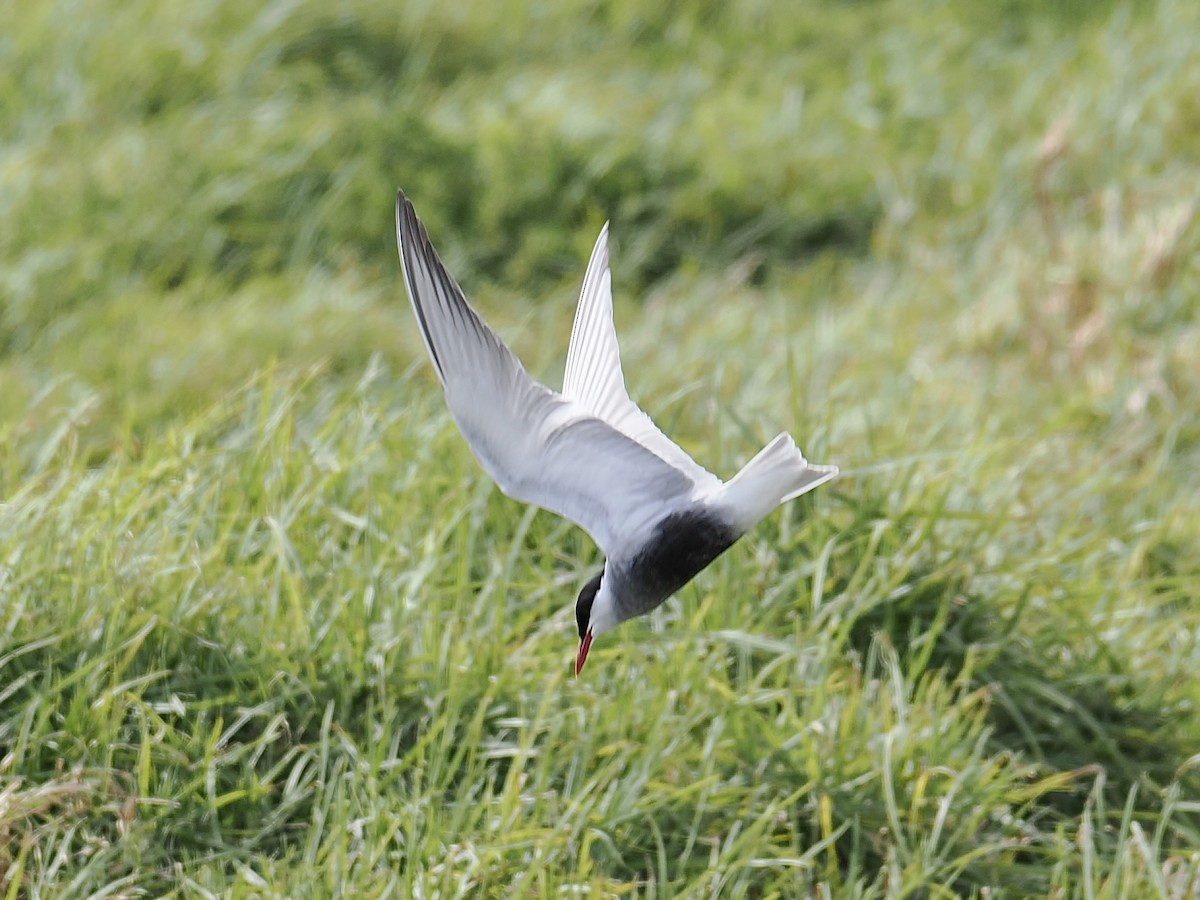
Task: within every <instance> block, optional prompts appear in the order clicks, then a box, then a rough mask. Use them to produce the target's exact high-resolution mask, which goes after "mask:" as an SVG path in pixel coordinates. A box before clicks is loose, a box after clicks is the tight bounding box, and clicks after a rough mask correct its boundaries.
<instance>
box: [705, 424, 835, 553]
mask: <svg viewBox="0 0 1200 900" xmlns="http://www.w3.org/2000/svg"><path fill="white" fill-rule="evenodd" d="M837 473H838V469H837V466H814V465H810V464H809V463H808V461H807V460H806V459H805V458H804V454H803V453H801V452H800V449H799V448H798V447H797V446H796V442H795V441H794V440H792V436H791V435H790V434H787V433H786V432H785V433H783V434H781V435H779V436H778V437H776V438H775V439H774V440H773V441H771V443H769V444H767V446H765V447H763V448H762V449H761V450H759V451H758V453H757V455H755V457H754V458H753V459H752V460H750V462H748V463H746V465H744V466H742V469H741V471H740V472H738V473H737V474H736V475H734V476H733V478H731V479H730V480H729V481H728V482H727V483H726V484H725V487H724V488H723V490H722V492H721V496H720V500H719V501H718V502H720V504H721V505H722V506H724V507H725V508H726V509H727V510H728V513H729V516H730V518H731V519H732V520H733V523H734V525H735V527H736V528H737V529H738V530H739V531H742V532H746V531H749V530H750V529H751V528H753V527H754V526H755V525H756V524H757V523H758V522H759V521H760V520H762V519H763V518H764V517H765V516H766V515H767V514H768V513H770V512H771V510H773V509H775V507H777V506H779V505H780V504H781V503H786V502H787V501H788V500H791V499H793V498H795V497H799V496H800V495H801V494H804V493H807V492H808V491H811V490H812V489H813V488H815V487H816V486H817V485H819V484H824V483H825V482H826V481H829V480H830V479H831V478H833V477H834V476H835V475H837Z"/></svg>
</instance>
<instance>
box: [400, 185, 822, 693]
mask: <svg viewBox="0 0 1200 900" xmlns="http://www.w3.org/2000/svg"><path fill="white" fill-rule="evenodd" d="M396 240H397V245H398V248H399V252H400V265H401V268H402V269H403V273H404V283H405V286H406V287H407V289H408V296H409V299H410V300H411V301H412V307H413V310H414V312H416V315H417V322H418V324H419V325H420V328H421V337H422V338H424V341H425V347H426V349H427V350H428V351H429V357H430V359H431V360H432V362H433V368H434V371H435V372H436V373H437V377H438V381H439V382H441V386H442V391H443V392H444V393H445V395H446V403H447V405H448V406H449V407H450V415H451V416H452V417H453V418H454V421H455V422H456V423H457V425H458V427H459V430H460V431H461V432H462V435H463V437H465V438H466V440H467V444H468V445H469V446H470V448H471V451H472V452H473V453H474V454H475V456H476V458H477V459H478V460H479V463H480V465H481V466H482V467H483V469H484V471H486V472H487V473H488V475H490V476H491V477H492V478H493V479H494V480H495V482H496V484H497V485H499V487H500V490H501V491H503V492H504V493H505V494H507V495H508V496H509V497H512V498H513V499H515V500H522V501H524V502H526V503H531V504H533V505H535V506H540V507H542V508H544V509H548V510H551V511H552V512H555V513H558V514H559V515H560V516H564V517H565V518H567V519H570V520H571V521H572V522H574V523H576V524H577V525H579V526H580V527H581V528H583V530H584V531H586V532H587V533H588V534H589V535H590V536H591V538H592V540H593V541H595V543H596V545H597V546H598V547H599V548H600V549H601V550H602V551H603V553H604V555H605V561H604V567H603V568H602V569H601V570H600V572H598V573H597V574H596V575H595V576H594V577H593V578H592V579H591V580H590V581H588V583H587V584H586V585H584V587H583V590H581V591H580V592H579V598H578V599H577V600H576V601H575V619H576V624H577V626H578V629H579V649H578V651H577V652H576V655H575V675H576V677H578V676H579V673H580V671H581V670H582V669H583V664H584V662H585V661H586V660H587V656H588V650H589V649H590V648H591V646H592V641H593V640H594V639H595V638H596V637H598V636H599V635H601V634H603V633H604V632H606V631H610V630H611V629H612V628H614V627H615V626H616V625H618V624H620V623H621V622H624V621H625V620H626V619H631V618H633V617H634V616H640V615H643V614H645V613H648V612H650V611H651V610H652V609H655V608H656V607H658V606H659V605H660V604H661V603H662V602H663V601H664V600H666V599H667V598H668V597H669V596H671V595H672V594H673V593H675V592H676V591H677V590H679V589H680V588H681V587H683V586H684V585H685V584H687V583H688V582H689V581H691V580H692V578H694V577H695V576H696V575H697V574H699V573H700V571H702V570H703V569H704V568H706V567H707V566H708V565H709V563H711V562H712V561H713V560H715V559H716V558H717V557H718V556H720V555H721V554H722V553H723V552H725V550H727V549H728V548H729V547H730V546H732V545H733V544H734V542H735V541H737V540H738V538H740V537H741V536H742V535H743V534H745V533H746V532H747V531H749V530H750V529H751V528H752V527H754V525H756V524H757V523H758V522H759V521H760V520H762V519H763V518H764V517H766V516H767V515H768V514H769V513H770V512H771V511H772V510H774V509H775V508H776V507H777V506H779V505H781V504H783V503H786V502H787V501H789V500H792V499H793V498H795V497H799V496H800V495H801V494H804V493H806V492H808V491H811V490H812V489H813V488H815V487H816V486H817V485H819V484H823V483H825V482H826V481H829V480H830V479H831V478H833V477H834V476H836V475H837V473H838V469H837V466H817V465H812V464H810V463H809V462H808V461H807V460H805V458H804V455H803V454H802V453H801V452H800V450H799V449H798V448H797V447H796V442H795V441H794V440H792V437H791V435H789V434H787V433H786V432H785V433H783V434H780V435H779V436H777V437H776V438H775V439H774V440H772V441H771V442H770V443H769V444H767V445H766V446H765V447H764V448H763V449H762V450H761V451H759V453H758V454H757V455H756V456H755V457H754V458H753V459H751V460H750V461H749V462H748V463H746V465H745V466H743V467H742V469H741V470H740V471H739V472H738V473H737V474H736V475H734V476H733V478H731V479H730V480H729V481H726V482H722V481H721V480H720V479H719V478H717V477H716V476H715V475H713V474H712V473H711V472H709V471H707V470H706V469H704V468H702V467H701V466H699V465H697V464H696V462H694V461H693V460H692V458H691V457H690V456H688V455H687V453H685V452H684V451H683V450H682V449H680V448H679V447H678V446H677V445H676V444H675V443H673V442H672V441H671V440H670V439H669V438H668V437H667V436H666V435H665V434H663V433H662V432H661V431H659V430H658V428H657V427H656V426H655V424H654V423H653V422H652V421H651V420H650V417H649V416H647V415H646V414H645V413H644V412H642V410H641V409H639V408H638V406H637V405H636V404H635V403H634V402H633V401H632V400H630V399H629V394H628V393H627V392H626V390H625V379H624V376H623V375H622V373H621V359H620V355H619V353H618V350H617V335H616V331H615V328H614V326H613V310H612V278H611V275H610V274H609V268H608V224H607V223H605V225H604V228H602V229H601V231H600V236H599V237H598V238H597V239H596V245H595V248H594V249H593V250H592V256H591V260H590V261H589V262H588V266H587V270H586V272H585V274H584V277H583V290H582V291H581V292H580V295H579V305H578V308H577V309H576V312H575V324H574V327H573V329H572V331H571V343H570V345H569V347H568V350H567V368H566V375H565V377H564V379H563V388H562V391H561V392H557V391H553V390H551V389H550V388H548V387H546V386H545V385H543V384H540V383H538V382H537V381H535V380H534V379H533V378H532V377H530V375H529V373H528V372H526V371H525V368H524V367H523V366H522V365H521V363H520V361H519V360H518V359H517V357H516V356H514V355H513V353H512V351H510V350H509V349H508V347H506V346H505V345H504V343H503V342H502V341H501V340H500V338H499V337H497V336H496V333H495V332H494V331H492V330H491V328H489V327H488V326H487V325H486V324H485V323H484V321H483V319H481V318H480V317H479V314H478V313H476V312H475V310H474V309H472V308H471V306H470V304H469V303H467V299H466V297H465V296H464V295H463V292H462V289H461V288H459V286H458V284H457V282H455V280H454V278H452V277H451V275H450V273H448V272H447V271H446V269H445V267H444V266H443V265H442V261H441V259H440V258H439V257H438V255H437V252H436V251H435V250H434V249H433V245H432V244H431V243H430V242H429V235H428V234H427V233H426V231H425V226H424V225H423V224H422V223H421V220H420V219H418V218H417V214H416V212H415V210H414V209H413V206H412V203H410V202H409V200H408V198H407V197H406V196H405V195H404V193H403V191H399V192H397V196H396Z"/></svg>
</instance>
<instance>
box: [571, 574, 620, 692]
mask: <svg viewBox="0 0 1200 900" xmlns="http://www.w3.org/2000/svg"><path fill="white" fill-rule="evenodd" d="M575 624H576V625H577V626H578V627H579V652H578V653H576V654H575V677H576V678H578V677H579V673H580V672H581V671H583V664H584V663H585V662H587V655H588V650H589V649H591V646H592V639H593V638H594V637H596V635H598V634H602V633H604V632H605V631H608V630H609V629H610V628H612V627H613V626H614V625H616V624H617V617H616V607H615V606H614V604H613V598H612V594H610V593H609V585H608V582H606V581H605V580H604V571H603V570H601V571H600V572H598V573H597V574H596V575H595V577H593V578H592V579H591V581H589V582H588V583H587V584H585V585H584V586H583V590H581V591H580V592H579V599H577V600H576V601H575Z"/></svg>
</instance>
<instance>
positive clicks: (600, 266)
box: [563, 222, 721, 490]
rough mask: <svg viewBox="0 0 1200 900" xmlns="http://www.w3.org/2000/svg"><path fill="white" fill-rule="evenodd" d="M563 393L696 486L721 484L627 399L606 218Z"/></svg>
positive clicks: (595, 250)
mask: <svg viewBox="0 0 1200 900" xmlns="http://www.w3.org/2000/svg"><path fill="white" fill-rule="evenodd" d="M563 396H564V397H567V398H569V399H571V400H574V401H575V402H576V403H578V404H579V405H580V406H581V407H583V408H584V409H585V410H587V411H588V412H589V413H591V414H592V415H593V416H596V417H597V418H598V419H602V420H604V421H605V422H607V423H608V424H609V425H611V426H612V427H613V428H615V429H617V430H618V431H619V432H621V433H622V434H624V435H626V436H627V437H630V438H632V439H633V440H635V441H637V442H638V443H639V444H641V445H642V446H643V447H645V448H646V449H647V450H649V451H650V452H652V453H653V454H655V455H656V456H657V457H659V458H660V459H662V460H663V461H664V462H666V463H668V464H670V465H671V466H673V467H674V468H676V469H679V470H680V471H681V472H683V473H684V474H685V475H687V477H688V478H690V479H691V481H692V483H693V484H695V485H696V486H697V487H698V488H701V489H702V490H714V489H716V488H718V487H720V485H721V481H720V479H718V478H717V477H716V476H715V475H713V474H712V473H711V472H709V471H708V470H707V469H705V468H703V467H702V466H700V465H699V464H697V463H696V461H695V460H693V459H692V458H691V457H690V456H688V455H687V453H685V452H684V451H683V448H681V447H680V446H679V445H678V444H676V443H675V442H674V441H672V440H671V439H670V438H668V437H667V436H666V435H665V434H663V433H662V431H660V430H659V429H658V426H656V425H655V424H654V422H653V421H652V420H651V418H650V417H649V416H648V415H646V414H645V413H644V412H642V410H641V409H640V408H639V407H638V405H637V404H636V403H634V402H633V401H632V400H631V399H629V393H628V391H626V389H625V377H624V375H623V374H622V372H621V354H620V350H619V348H618V346H617V332H616V328H615V327H614V325H613V306H612V275H611V274H610V272H609V266H608V223H607V222H606V223H605V224H604V227H603V228H602V229H601V230H600V236H599V237H598V238H597V239H596V245H595V247H594V248H593V249H592V256H591V259H590V260H589V261H588V266H587V271H586V272H585V273H584V276H583V289H582V290H581V291H580V293H579V305H578V307H577V308H576V310H575V325H574V327H573V328H572V329H571V346H570V349H568V350H567V371H566V375H565V377H564V378H563Z"/></svg>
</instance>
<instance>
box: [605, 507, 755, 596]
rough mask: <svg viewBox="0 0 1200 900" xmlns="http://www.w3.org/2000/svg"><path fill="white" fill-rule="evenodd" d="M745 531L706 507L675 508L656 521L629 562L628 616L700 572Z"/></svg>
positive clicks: (626, 586) (626, 573)
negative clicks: (736, 527)
mask: <svg viewBox="0 0 1200 900" xmlns="http://www.w3.org/2000/svg"><path fill="white" fill-rule="evenodd" d="M739 537H741V535H740V534H739V533H738V532H737V531H735V530H734V528H733V527H732V526H731V525H730V524H729V523H727V522H725V521H724V520H723V519H722V518H721V517H720V516H719V515H717V514H715V513H714V512H712V511H711V510H707V509H704V508H698V509H691V510H684V511H681V512H675V513H671V514H670V515H668V516H666V517H665V518H663V519H661V520H660V521H659V522H658V524H657V525H655V527H654V529H653V531H652V532H651V534H650V539H649V540H647V541H646V543H645V544H643V545H642V547H641V548H639V549H638V550H637V551H636V552H635V553H634V554H633V557H632V559H631V561H630V563H629V564H628V566H624V567H622V568H623V569H624V571H623V572H622V573H621V574H622V576H623V577H622V578H621V581H622V582H624V584H623V585H622V586H621V587H622V588H623V590H618V591H616V595H617V605H618V608H619V611H620V612H621V613H622V618H630V617H632V616H637V615H641V614H643V613H647V612H649V611H650V610H652V609H654V608H655V607H656V606H658V605H659V604H660V603H662V602H663V601H664V600H666V599H667V597H669V596H671V594H673V593H675V591H677V590H679V589H680V588H681V587H683V586H684V585H685V584H687V583H688V582H689V581H691V580H692V579H693V578H695V577H696V575H697V574H699V573H700V572H701V571H702V570H703V569H705V568H706V567H707V566H708V565H709V563H711V562H712V561H713V560H714V559H716V558H717V557H718V556H720V555H721V554H722V553H724V552H725V551H726V550H727V549H729V548H730V547H731V546H733V544H734V543H735V542H736V541H737V539H738V538H739Z"/></svg>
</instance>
